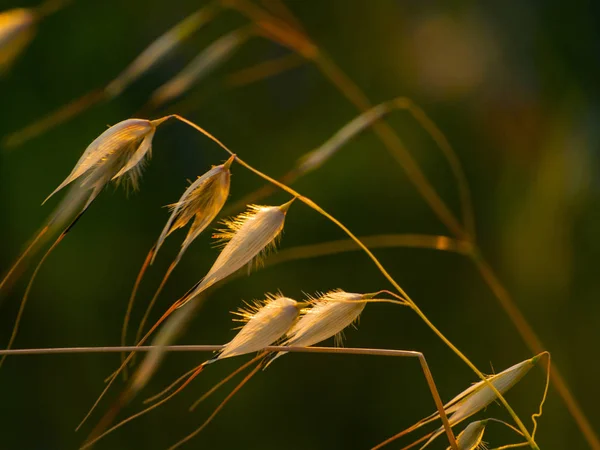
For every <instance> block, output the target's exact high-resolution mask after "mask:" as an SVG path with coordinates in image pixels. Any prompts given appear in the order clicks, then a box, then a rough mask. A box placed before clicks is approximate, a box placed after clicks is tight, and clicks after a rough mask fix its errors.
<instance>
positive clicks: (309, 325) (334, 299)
mask: <svg viewBox="0 0 600 450" xmlns="http://www.w3.org/2000/svg"><path fill="white" fill-rule="evenodd" d="M370 298H372V294H352V293H349V292H344V291H342V290H335V291H330V292H327V293H326V294H323V295H321V296H320V297H318V298H316V299H312V298H311V299H310V303H311V305H312V307H311V308H307V309H304V310H303V311H302V316H301V317H300V319H299V320H298V321H297V322H296V324H295V325H294V326H293V327H292V328H291V329H290V330H289V331H288V332H287V335H286V340H285V341H283V342H282V344H281V345H285V346H290V347H310V346H311V345H314V344H318V343H319V342H322V341H324V340H325V339H329V338H330V337H335V339H336V344H338V345H339V344H341V342H342V332H343V330H344V328H346V327H348V326H349V325H352V324H353V323H354V322H356V321H357V320H358V317H359V316H360V314H361V313H362V311H363V309H364V308H365V305H366V304H367V303H366V300H367V299H370ZM285 353H287V352H279V353H277V354H276V355H275V356H274V357H272V358H271V360H270V361H269V363H268V364H267V366H268V365H269V364H271V363H272V362H273V361H274V360H275V359H277V358H279V357H280V356H282V355H284V354H285ZM265 367H266V366H265Z"/></svg>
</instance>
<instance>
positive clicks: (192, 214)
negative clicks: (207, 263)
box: [152, 156, 234, 262]
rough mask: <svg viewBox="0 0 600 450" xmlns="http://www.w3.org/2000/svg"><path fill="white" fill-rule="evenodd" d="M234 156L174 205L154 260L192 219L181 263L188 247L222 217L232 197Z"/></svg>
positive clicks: (192, 187)
mask: <svg viewBox="0 0 600 450" xmlns="http://www.w3.org/2000/svg"><path fill="white" fill-rule="evenodd" d="M233 159H234V156H232V157H231V158H229V159H228V160H227V161H226V162H225V163H224V164H221V165H218V166H214V167H213V168H212V169H210V170H209V171H208V172H206V173H205V174H204V175H202V176H200V177H198V179H197V180H196V181H194V182H193V183H192V184H191V185H190V186H189V187H188V188H187V189H186V191H185V192H184V193H183V195H182V196H181V198H180V199H179V200H178V201H177V203H174V204H173V205H170V207H171V209H172V212H171V217H169V220H168V221H167V224H166V225H165V227H164V229H163V231H162V233H161V234H160V237H159V238H158V242H157V243H156V249H155V251H154V255H153V257H152V261H153V262H154V258H155V257H156V253H158V250H159V249H160V247H161V246H162V244H163V242H164V240H165V239H166V238H167V236H169V235H170V234H171V233H172V232H173V231H175V230H177V229H179V228H182V227H184V226H185V225H186V224H187V223H188V222H189V221H190V220H192V218H193V219H194V222H193V223H192V225H191V226H190V229H189V231H188V234H187V236H186V238H185V240H184V241H183V243H182V244H181V250H180V252H179V255H178V257H177V259H179V258H180V256H181V255H182V254H183V253H184V252H185V251H186V249H187V248H188V246H189V245H190V244H191V243H192V242H193V241H194V239H196V238H197V237H198V236H199V235H200V233H202V232H203V231H204V230H205V229H206V227H207V226H208V225H210V223H211V222H212V221H213V220H214V218H215V217H216V216H217V214H219V211H221V209H222V208H223V205H224V204H225V201H226V200H227V197H228V196H229V185H230V180H231V172H230V171H229V169H230V167H231V163H232V162H233Z"/></svg>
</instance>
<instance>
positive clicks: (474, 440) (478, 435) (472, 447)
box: [448, 420, 488, 450]
mask: <svg viewBox="0 0 600 450" xmlns="http://www.w3.org/2000/svg"><path fill="white" fill-rule="evenodd" d="M487 423H488V421H487V420H478V421H476V422H471V423H470V424H469V425H467V427H466V428H465V429H464V430H462V431H461V432H460V434H459V435H458V436H457V437H456V443H457V445H458V450H483V449H485V444H484V442H483V433H484V432H485V427H486V425H487ZM449 448H450V447H448V449H449Z"/></svg>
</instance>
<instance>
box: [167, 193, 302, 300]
mask: <svg viewBox="0 0 600 450" xmlns="http://www.w3.org/2000/svg"><path fill="white" fill-rule="evenodd" d="M294 200H295V198H294V199H292V200H290V201H289V202H287V203H284V204H283V205H281V206H258V205H251V206H249V208H248V211H247V212H244V213H242V214H240V215H238V216H236V217H235V218H234V219H232V220H226V221H224V224H225V225H226V226H227V229H226V230H221V232H220V233H217V234H215V235H214V237H216V238H218V239H221V240H223V241H224V242H227V243H226V244H225V246H224V247H223V250H222V251H221V253H220V254H219V256H218V257H217V260H216V261H215V262H214V264H213V265H212V267H211V268H210V270H209V271H208V273H207V274H206V276H205V277H204V278H203V279H202V281H200V282H199V283H198V284H197V285H196V286H195V287H193V288H192V289H191V290H190V291H189V292H188V293H187V294H186V295H185V296H184V297H183V298H182V299H181V300H180V301H179V303H178V307H181V306H183V305H185V304H186V303H187V302H188V301H190V300H191V299H192V298H194V297H195V296H197V295H198V294H200V293H201V292H202V291H204V290H206V289H207V288H209V287H210V286H212V285H213V284H215V283H217V282H218V281H221V280H222V279H224V278H226V277H228V276H229V275H231V274H232V273H234V272H236V271H237V270H239V269H241V268H242V267H244V266H245V265H246V264H249V263H251V262H252V261H253V260H255V258H256V259H258V260H260V257H261V256H263V255H264V254H266V253H267V252H268V251H269V249H271V248H274V247H275V245H276V243H277V238H278V237H279V236H280V234H281V231H282V230H283V225H284V223H285V216H286V213H287V210H288V209H289V207H290V206H291V204H292V203H293V201H294ZM257 257H258V258H257Z"/></svg>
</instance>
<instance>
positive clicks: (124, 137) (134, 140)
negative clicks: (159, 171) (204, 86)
mask: <svg viewBox="0 0 600 450" xmlns="http://www.w3.org/2000/svg"><path fill="white" fill-rule="evenodd" d="M164 120H165V119H159V120H153V121H151V120H144V119H127V120H124V121H122V122H119V123H118V124H116V125H113V126H112V127H110V128H109V129H108V130H106V131H105V132H104V133H102V134H101V135H100V136H98V137H97V138H96V139H95V140H94V141H93V142H92V143H91V144H90V145H89V146H88V147H87V148H86V150H85V152H84V153H83V155H82V156H81V158H80V159H79V161H77V164H76V165H75V168H74V169H73V171H72V172H71V173H70V174H69V176H68V177H67V178H66V179H65V180H64V181H63V182H62V183H61V184H60V185H59V186H58V187H57V188H56V189H55V190H54V192H52V194H50V195H49V196H48V198H47V199H46V200H45V201H47V200H48V199H49V198H50V197H52V196H53V195H54V194H56V193H57V192H58V191H60V190H61V189H62V188H64V187H65V186H66V185H68V184H69V183H72V182H73V181H75V180H76V179H78V178H80V177H82V176H84V175H85V177H84V179H83V181H82V182H81V186H82V187H85V188H89V189H93V190H94V192H95V193H97V192H99V191H100V190H101V189H102V188H103V187H104V186H105V185H106V184H108V183H109V182H110V181H111V180H116V179H120V178H121V177H122V176H123V175H125V174H127V175H128V176H129V181H130V182H131V185H132V186H133V187H134V188H137V184H138V178H139V175H140V173H141V169H142V166H143V161H144V159H145V158H146V157H148V156H149V155H150V151H151V148H152V138H153V137H154V132H155V131H156V127H157V126H158V125H159V124H160V123H162V122H163V121H164Z"/></svg>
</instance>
